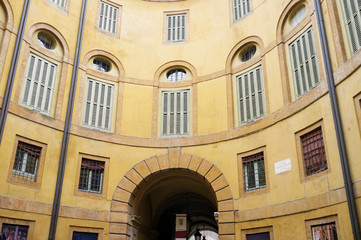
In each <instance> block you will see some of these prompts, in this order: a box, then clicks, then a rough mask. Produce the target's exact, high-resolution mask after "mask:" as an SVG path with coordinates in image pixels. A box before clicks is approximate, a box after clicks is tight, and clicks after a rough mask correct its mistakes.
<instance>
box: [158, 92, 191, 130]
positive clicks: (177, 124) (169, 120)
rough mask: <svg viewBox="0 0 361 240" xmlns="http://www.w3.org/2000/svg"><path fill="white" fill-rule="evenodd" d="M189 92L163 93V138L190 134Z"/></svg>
mask: <svg viewBox="0 0 361 240" xmlns="http://www.w3.org/2000/svg"><path fill="white" fill-rule="evenodd" d="M189 92H190V91H189V90H179V91H164V92H162V113H161V115H162V116H161V118H162V120H161V135H162V136H172V135H173V136H174V135H179V136H181V135H188V134H189V118H190V117H189V99H190V96H189Z"/></svg>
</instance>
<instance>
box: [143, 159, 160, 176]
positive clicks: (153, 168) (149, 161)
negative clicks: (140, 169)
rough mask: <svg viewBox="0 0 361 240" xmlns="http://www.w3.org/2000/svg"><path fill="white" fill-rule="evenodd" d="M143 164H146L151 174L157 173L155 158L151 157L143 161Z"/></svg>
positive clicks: (157, 167) (157, 166)
mask: <svg viewBox="0 0 361 240" xmlns="http://www.w3.org/2000/svg"><path fill="white" fill-rule="evenodd" d="M145 163H146V164H147V166H148V168H149V170H150V171H151V173H155V172H158V171H159V170H160V169H159V165H158V161H157V157H152V158H149V159H147V160H145Z"/></svg>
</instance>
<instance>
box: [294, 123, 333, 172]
mask: <svg viewBox="0 0 361 240" xmlns="http://www.w3.org/2000/svg"><path fill="white" fill-rule="evenodd" d="M300 138H301V145H302V154H303V161H304V170H305V174H306V176H310V175H313V174H316V173H319V172H322V171H325V170H327V160H326V153H325V147H324V143H323V137H322V128H321V126H320V127H317V128H316V129H314V130H312V131H310V132H308V133H306V134H304V135H302V136H301V137H300Z"/></svg>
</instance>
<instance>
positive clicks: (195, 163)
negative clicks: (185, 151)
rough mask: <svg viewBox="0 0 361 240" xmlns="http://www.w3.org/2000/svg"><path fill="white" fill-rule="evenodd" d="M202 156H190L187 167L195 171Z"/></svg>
mask: <svg viewBox="0 0 361 240" xmlns="http://www.w3.org/2000/svg"><path fill="white" fill-rule="evenodd" d="M202 160H203V159H202V158H201V157H199V156H192V158H191V161H190V162H189V166H188V169H190V170H193V171H197V170H198V168H199V166H200V165H201V162H202Z"/></svg>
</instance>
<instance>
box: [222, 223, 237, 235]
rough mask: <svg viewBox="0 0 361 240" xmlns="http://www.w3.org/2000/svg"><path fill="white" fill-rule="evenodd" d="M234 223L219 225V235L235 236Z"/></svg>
mask: <svg viewBox="0 0 361 240" xmlns="http://www.w3.org/2000/svg"><path fill="white" fill-rule="evenodd" d="M234 226H235V225H234V223H219V224H218V234H219V235H222V234H234Z"/></svg>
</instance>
